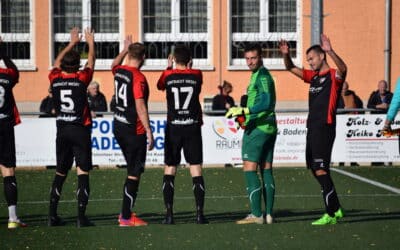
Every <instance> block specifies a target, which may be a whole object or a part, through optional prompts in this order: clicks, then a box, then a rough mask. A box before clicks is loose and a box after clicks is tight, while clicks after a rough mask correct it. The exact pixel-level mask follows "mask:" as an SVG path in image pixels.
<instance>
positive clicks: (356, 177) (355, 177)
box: [331, 168, 400, 194]
mask: <svg viewBox="0 0 400 250" xmlns="http://www.w3.org/2000/svg"><path fill="white" fill-rule="evenodd" d="M331 170H332V171H335V172H337V173H339V174H342V175H346V176H349V177H351V178H354V179H356V180H359V181H362V182H365V183H368V184H371V185H373V186H376V187H380V188H383V189H385V190H388V191H390V192H393V193H395V194H400V189H398V188H395V187H392V186H389V185H386V184H383V183H381V182H377V181H373V180H370V179H367V178H364V177H362V176H359V175H356V174H353V173H350V172H347V171H344V170H341V169H337V168H331Z"/></svg>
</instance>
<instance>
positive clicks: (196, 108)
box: [157, 45, 208, 224]
mask: <svg viewBox="0 0 400 250" xmlns="http://www.w3.org/2000/svg"><path fill="white" fill-rule="evenodd" d="M173 61H175V63H176V69H172V66H173V65H172V64H173ZM191 62H192V58H191V54H190V50H189V48H188V47H186V46H184V45H178V46H176V48H175V51H174V54H173V55H172V56H170V57H169V58H168V66H169V67H168V68H167V69H166V70H164V71H163V73H162V75H161V76H160V78H159V80H158V82H157V88H158V89H159V90H162V91H165V92H166V97H167V110H168V111H167V126H166V129H165V144H164V145H165V146H164V162H165V165H166V166H165V168H164V177H163V195H164V204H165V207H166V215H165V219H164V220H163V224H174V218H173V202H174V190H175V187H174V182H175V176H176V172H177V167H178V165H179V164H180V162H181V151H182V149H183V153H184V156H185V160H186V162H188V163H189V165H190V174H191V176H192V183H193V193H194V197H195V201H196V223H197V224H206V223H208V220H207V219H206V218H205V216H204V213H203V208H204V196H205V186H204V179H203V175H202V166H201V164H202V163H203V141H202V136H201V126H202V124H203V117H202V110H201V105H200V101H199V95H200V92H201V86H202V84H203V75H202V72H201V71H200V70H197V69H191Z"/></svg>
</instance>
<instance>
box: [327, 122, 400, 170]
mask: <svg viewBox="0 0 400 250" xmlns="http://www.w3.org/2000/svg"><path fill="white" fill-rule="evenodd" d="M385 118H386V116H385V115H338V116H337V126H336V140H335V145H334V147H333V152H332V161H335V162H394V161H399V139H398V137H397V136H394V137H390V138H386V137H384V136H382V134H381V129H382V127H383V124H384V121H385ZM396 124H400V121H399V120H396V121H395V122H394V125H393V127H396V126H397V125H396Z"/></svg>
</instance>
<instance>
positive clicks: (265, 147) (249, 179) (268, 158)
mask: <svg viewBox="0 0 400 250" xmlns="http://www.w3.org/2000/svg"><path fill="white" fill-rule="evenodd" d="M244 58H245V59H246V63H247V66H248V67H249V69H250V70H251V71H252V74H251V78H250V84H249V86H248V87H247V96H248V99H247V105H246V107H232V108H230V109H229V110H228V112H227V113H226V117H228V118H230V117H237V116H241V115H245V116H246V122H245V130H244V133H243V142H242V159H243V171H244V174H245V178H246V185H247V193H248V196H249V200H250V207H251V213H250V214H249V215H248V216H247V217H246V218H244V219H242V220H239V221H237V222H236V223H237V224H249V223H257V224H263V223H264V217H263V213H262V211H261V193H263V192H264V193H265V194H266V197H264V202H265V209H266V216H265V219H266V222H267V224H272V223H273V216H272V209H273V205H274V199H275V182H274V177H273V175H272V161H273V154H274V147H275V141H276V133H277V127H276V117H275V102H276V97H275V83H274V80H273V79H272V76H271V74H270V73H269V71H268V69H266V68H265V67H264V66H263V61H262V57H261V46H260V45H259V44H249V45H247V46H246V47H245V50H244ZM257 166H259V168H260V173H261V179H262V181H263V183H262V184H261V182H260V179H259V177H258V175H257Z"/></svg>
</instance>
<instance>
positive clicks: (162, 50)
mask: <svg viewBox="0 0 400 250" xmlns="http://www.w3.org/2000/svg"><path fill="white" fill-rule="evenodd" d="M175 44H177V43H176V42H145V43H144V45H145V46H146V58H149V59H166V58H167V57H168V55H169V54H170V53H171V48H172V46H173V45H175ZM183 44H185V45H186V46H188V47H189V48H190V50H191V52H192V57H193V58H195V59H203V58H207V42H183Z"/></svg>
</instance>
